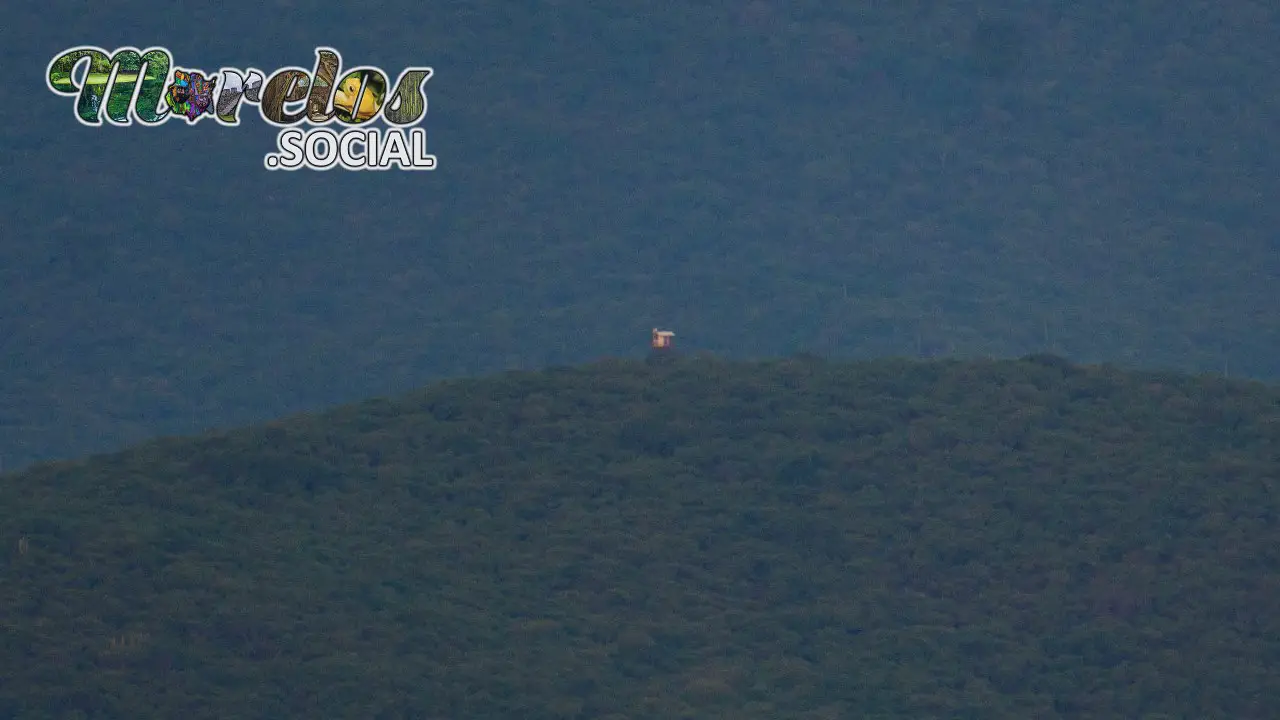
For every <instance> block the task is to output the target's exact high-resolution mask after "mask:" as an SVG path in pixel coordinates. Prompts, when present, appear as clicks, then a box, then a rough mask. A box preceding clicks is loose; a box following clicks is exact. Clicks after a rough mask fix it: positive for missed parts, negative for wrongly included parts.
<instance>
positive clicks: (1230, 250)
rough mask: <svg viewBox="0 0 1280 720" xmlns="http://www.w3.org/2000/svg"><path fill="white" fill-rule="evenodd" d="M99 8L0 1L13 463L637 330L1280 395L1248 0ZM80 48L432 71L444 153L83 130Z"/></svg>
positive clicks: (1265, 159)
mask: <svg viewBox="0 0 1280 720" xmlns="http://www.w3.org/2000/svg"><path fill="white" fill-rule="evenodd" d="M112 7H113V8H114V9H113V10H108V9H106V8H99V7H97V6H81V5H80V4H75V5H71V4H69V3H63V4H59V3H58V2H53V3H51V4H50V3H45V4H42V5H39V6H30V7H23V8H16V9H14V10H12V13H13V15H12V17H11V24H10V25H9V27H11V28H22V33H20V34H15V33H10V34H9V36H7V37H8V39H7V40H6V44H5V50H4V52H5V53H7V55H6V57H7V58H8V59H9V63H8V66H10V67H13V68H14V69H15V74H14V78H15V80H14V81H15V83H17V85H16V86H15V92H18V93H20V94H21V95H22V96H23V97H29V98H30V100H29V101H27V102H25V103H21V104H18V105H15V106H14V107H12V108H7V109H5V108H0V118H3V119H5V120H6V122H5V123H0V144H3V146H4V147H6V148H8V149H10V152H8V153H5V154H3V157H0V164H3V167H4V169H5V172H4V173H0V189H2V190H3V192H0V198H3V199H2V200H0V209H3V211H4V213H5V222H4V223H3V224H2V225H3V230H0V288H2V290H0V456H3V459H4V460H3V461H4V464H5V466H6V467H20V466H23V465H25V464H27V463H29V462H30V461H32V460H35V459H40V458H50V457H70V456H76V455H80V454H83V453H88V452H95V451H100V450H106V449H111V448H115V447H120V446H122V445H124V444H131V443H135V442H138V441H141V440H143V439H146V438H149V437H154V436H156V435H163V434H171V433H178V432H194V431H199V430H203V429H205V428H208V427H214V426H234V425H240V424H244V423H249V422H254V421H258V420H263V419H266V418H270V417H277V416H280V415H283V414H287V413H290V412H296V411H301V410H310V409H318V408H322V407H327V406H331V405H335V404H338V403H342V402H349V401H355V400H357V399H359V398H361V397H367V396H370V395H378V394H385V393H390V392H395V391H398V390H405V389H408V388H412V387H416V386H418V385H420V384H422V383H424V382H427V381H429V380H431V379H435V378H441V377H449V376H468V375H474V374H480V373H486V372H493V371H497V370H501V369H505V368H524V369H535V368H539V367H545V366H547V365H551V364H560V363H574V362H581V361H585V360H588V359H591V358H595V357H599V356H602V355H610V354H612V355H627V356H635V355H638V354H640V353H641V352H642V351H643V348H644V346H645V344H646V342H647V333H648V331H649V329H650V328H651V327H653V326H654V325H661V326H664V327H666V326H671V327H672V328H673V329H674V330H676V331H677V332H678V333H679V334H680V337H681V338H682V341H683V342H684V343H685V345H686V347H691V348H692V347H699V348H703V349H706V350H709V351H713V352H716V353H720V354H723V355H728V356H733V357H739V358H749V357H768V356H774V355H785V354H789V353H792V352H795V351H798V350H809V351H812V352H814V353H817V354H820V355H829V356H834V357H850V356H856V357H864V358H867V357H885V356H895V355H910V356H914V355H938V354H954V355H959V356H964V357H974V356H998V357H1017V356H1020V355H1023V354H1025V353H1028V352H1033V351H1037V350H1049V351H1053V352H1058V353H1061V354H1064V355H1067V356H1070V357H1072V358H1073V359H1076V360H1080V361H1112V362H1116V363H1120V364H1124V365H1126V366H1131V367H1157V366H1158V367H1176V368H1181V369H1186V370H1191V371H1213V372H1222V371H1223V370H1224V369H1225V370H1227V371H1228V372H1229V373H1230V374H1232V375H1239V376H1245V377H1257V378H1265V379H1276V378H1280V364H1277V359H1276V358H1280V352H1277V348H1278V347H1280V334H1277V333H1278V330H1280V320H1278V319H1277V318H1280V313H1278V312H1276V300H1275V297H1274V292H1273V290H1274V279H1275V278H1276V277H1278V276H1280V255H1278V254H1277V253H1278V252H1280V248H1278V247H1277V245H1276V238H1277V228H1280V209H1277V205H1276V204H1275V203H1274V202H1272V199H1273V198H1275V197H1280V167H1277V162H1280V161H1277V158H1280V148H1277V147H1276V142H1277V140H1276V137H1277V136H1276V134H1275V133H1274V131H1273V130H1274V127H1273V126H1274V118H1275V117H1277V116H1280V107H1277V103H1280V100H1277V98H1280V49H1278V48H1280V46H1277V44H1276V43H1275V38H1276V37H1277V36H1280V19H1278V17H1277V15H1278V12H1277V10H1276V8H1275V7H1273V6H1272V5H1271V4H1268V3H1265V2H1261V0H1257V1H1251V0H1242V1H1241V2H1232V3H1227V4H1223V3H1211V2H1208V1H1207V0H1196V1H1195V2H1189V3H1136V4H1134V3H1130V4H1123V5H1116V4H1103V3H1084V4H1075V5H1073V6H1072V7H1071V8H1070V10H1066V9H1063V7H1062V6H1061V5H1060V4H1057V3H1051V2H1047V1H1046V0H1041V1H1039V2H1030V3H1025V2H1023V3H1012V2H1001V3H995V2H985V3H974V2H965V1H962V0H948V1H947V2H932V3H895V4H887V5H883V6H877V7H871V6H865V7H864V6H853V5H848V6H833V5H831V4H830V3H826V4H818V3H811V2H799V3H794V2H793V3H778V2H769V1H768V0H756V1H754V2H749V3H745V4H744V3H711V4H702V5H699V6H698V7H680V8H675V7H672V8H667V9H665V10H662V11H655V10H654V8H653V7H652V5H650V4H634V3H633V4H628V3H622V4H611V5H609V6H608V7H607V8H606V7H588V6H585V5H574V4H563V3H541V4H534V5H519V6H515V5H512V6H492V7H485V8H477V7H476V6H474V4H470V3H461V2H445V3H439V2H433V3H426V4H424V3H408V2H393V3H391V4H384V5H382V6H380V9H379V10H378V11H377V12H376V13H375V12H373V11H369V10H367V9H338V8H334V7H330V6H322V5H320V4H307V3H299V2H278V3H274V4H273V3H267V4H266V5H264V4H262V3H258V2H254V3H246V2H228V3H219V4H217V5H216V7H215V6H209V7H208V8H196V9H192V8H188V7H185V6H184V7H181V8H176V7H175V8H172V9H167V8H166V9H162V10H156V9H155V8H154V7H153V6H152V5H150V4H147V5H143V4H140V3H135V2H125V3H123V4H120V3H117V4H116V5H114V6H112ZM117 13H123V14H124V15H127V16H128V17H130V18H131V19H130V21H129V22H127V23H121V22H119V21H118V18H119V16H118V15H117ZM124 15H120V16H124ZM197 28H198V29H199V31H198V32H196V31H195V29H197ZM79 42H91V43H94V44H99V45H102V46H105V47H119V46H124V45H135V46H136V45H151V44H161V43H163V44H165V45H166V46H168V47H169V48H170V49H172V50H173V51H174V53H175V61H176V62H178V63H180V64H181V63H186V64H189V65H193V66H196V67H203V68H206V69H210V68H216V67H222V66H230V67H240V66H243V65H246V64H252V65H253V66H255V67H259V68H264V69H274V68H279V67H284V66H288V65H301V66H303V67H309V66H310V64H311V63H312V62H313V61H314V55H313V53H314V48H315V47H317V46H318V45H322V44H323V45H331V46H334V47H337V48H338V49H339V50H340V51H341V52H342V53H343V57H344V60H345V61H346V62H348V63H367V64H372V65H377V66H380V67H384V68H402V67H408V66H411V65H419V64H429V65H431V66H433V67H434V68H435V69H436V75H435V76H434V77H433V78H432V79H431V81H430V82H429V83H428V85H427V90H428V96H429V109H428V116H427V119H426V121H425V123H424V127H426V128H427V130H428V135H429V145H430V150H431V152H433V153H436V154H437V155H438V157H439V160H440V168H439V169H438V170H437V171H435V172H434V173H427V174H423V173H389V174H388V173H363V174H342V173H323V174H319V173H304V174H273V173H267V172H266V171H265V170H263V169H262V155H263V154H265V153H266V152H269V151H271V150H273V148H274V145H273V143H274V135H275V133H274V131H272V130H271V129H269V128H266V127H264V126H263V125H262V123H260V122H257V121H256V118H255V117H254V115H255V113H252V112H249V113H246V115H245V117H246V120H245V127H243V128H240V129H236V130H226V129H218V128H213V127H206V126H204V125H203V124H201V126H197V127H192V128H184V127H176V126H174V127H170V126H165V127H161V128H152V129H140V128H139V129H127V130H121V131H119V132H117V131H116V130H114V129H111V128H103V129H99V130H92V129H88V128H82V127H80V126H79V125H78V124H77V123H76V122H75V120H74V118H73V110H72V108H73V101H72V100H70V99H69V98H66V97H59V96H55V95H54V94H53V93H51V92H49V91H48V89H47V88H45V86H44V78H43V77H42V73H43V72H44V69H45V67H46V65H47V63H48V62H49V61H50V60H51V59H52V57H53V55H54V54H55V53H58V52H60V51H62V50H64V49H65V48H67V47H69V46H71V45H73V44H75V43H79Z"/></svg>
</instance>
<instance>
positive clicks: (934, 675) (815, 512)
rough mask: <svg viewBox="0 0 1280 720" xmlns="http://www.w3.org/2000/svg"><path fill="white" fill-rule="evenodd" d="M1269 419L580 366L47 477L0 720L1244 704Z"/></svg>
mask: <svg viewBox="0 0 1280 720" xmlns="http://www.w3.org/2000/svg"><path fill="white" fill-rule="evenodd" d="M1278 420H1280V392H1278V391H1277V390H1276V389H1275V388H1274V387H1269V386H1261V385H1258V384H1246V383H1239V382H1235V383H1228V382H1224V381H1221V380H1212V379H1195V378H1190V377H1184V376H1176V375H1155V374H1126V373H1121V372H1118V371H1115V370H1108V369H1097V368H1082V367H1071V366H1066V365H1063V364H1062V363H1061V362H1060V361H1058V360H1056V359H1054V358H1049V357H1041V358H1037V359H1034V360H1033V361H1023V362H998V363H955V362H933V363H919V364H910V363H899V362H877V363H872V364H822V363H818V362H813V361H807V360H792V361H786V362H772V363H767V364H759V365H751V364H734V363H725V362H721V361H716V360H711V359H703V360H689V361H684V362H676V363H666V364H661V363H660V364H655V365H645V364H641V363H633V362H608V363H602V364H596V365H592V366H587V367H581V368H574V369H561V370H555V371H547V372H541V373H518V374H510V375H504V376H500V377H493V378H487V379H482V380H469V381H465V382H451V383H446V384H437V385H433V386H431V387H429V388H427V389H425V390H422V391H418V392H415V393H413V394H410V395H406V396H402V397H399V398H395V399H391V400H378V401H370V402H366V403H362V404H359V405H354V406H350V407H346V408H342V409H340V410H337V411H334V412H332V413H326V414H324V415H318V416H311V417H300V418H295V419H292V420H289V421H287V422H280V423H273V424H270V425H265V426H260V427H256V428H252V429H245V430H237V431H235V432H231V433H228V434H223V435H217V436H207V437H203V438H197V439H192V440H169V441H163V442H157V443H152V444H148V445H145V446H142V447H139V448H136V449H133V450H130V451H128V452H125V453H122V454H118V455H110V456H102V457H97V458H92V459H90V460H88V461H85V462H78V463H66V464H58V465H45V466H40V467H37V468H33V469H31V470H29V471H27V472H24V473H21V474H10V475H6V476H3V477H0V505H2V506H3V507H4V508H6V512H5V513H4V514H3V516H0V538H3V542H4V547H5V550H4V552H3V553H0V563H2V564H0V618H3V627H2V628H0V647H3V652H0V677H3V678H5V681H4V682H3V683H0V715H3V716H5V717H15V718H28V717H49V716H66V717H95V718H116V717H119V718H125V717H128V718H137V717H149V716H156V717H179V716H182V717H190V718H192V719H193V720H195V719H196V718H226V717H245V718H251V717H261V718H279V717H332V718H342V717H350V718H398V717H416V718H422V717H440V718H445V717H467V718H509V717H521V718H530V719H531V720H536V719H538V718H604V717H608V718H627V717H634V718H642V717H643V718H650V717H686V718H712V717H716V718H779V717H794V718H835V717H884V718H888V717H911V718H920V717H983V718H1003V717H1008V718H1026V717H1037V718H1054V717H1064V718H1067V717H1144V716H1150V717H1155V716H1161V715H1163V716H1170V717H1232V718H1263V717H1269V716H1270V715H1271V714H1272V712H1271V711H1272V703H1271V698H1274V697H1276V696H1277V693H1278V692H1280V674H1278V673H1277V672H1276V670H1275V668H1276V667H1280V664H1278V661H1280V626H1277V624H1276V616H1275V614H1274V613H1273V612H1271V607H1272V605H1273V599H1274V597H1275V594H1276V592H1277V591H1280V565H1278V564H1277V560H1278V558H1277V555H1276V547H1277V546H1278V545H1277V541H1278V540H1280V536H1278V535H1277V524H1276V518H1277V500H1276V497H1277V487H1276V478H1275V468H1276V459H1277V457H1276V454H1277V450H1278V449H1280V424H1277V421H1278ZM77 713H79V714H77Z"/></svg>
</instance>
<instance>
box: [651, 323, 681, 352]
mask: <svg viewBox="0 0 1280 720" xmlns="http://www.w3.org/2000/svg"><path fill="white" fill-rule="evenodd" d="M675 343H676V334H675V333H673V332H671V331H670V330H659V329H658V328H654V329H653V350H654V351H655V352H667V351H670V350H674V349H675Z"/></svg>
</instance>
